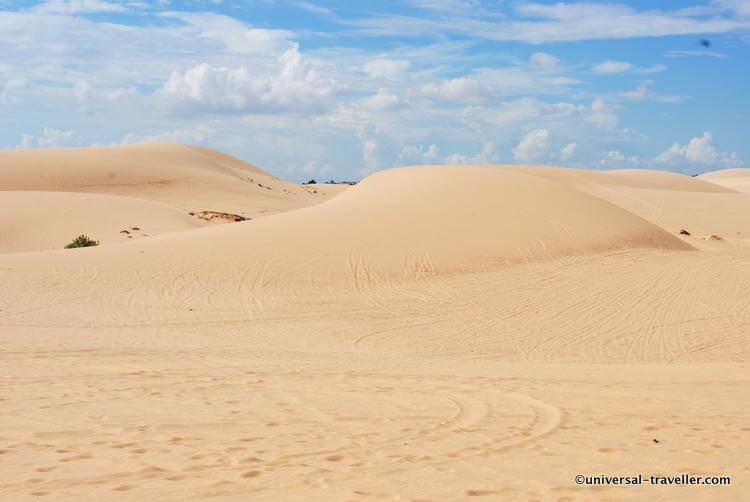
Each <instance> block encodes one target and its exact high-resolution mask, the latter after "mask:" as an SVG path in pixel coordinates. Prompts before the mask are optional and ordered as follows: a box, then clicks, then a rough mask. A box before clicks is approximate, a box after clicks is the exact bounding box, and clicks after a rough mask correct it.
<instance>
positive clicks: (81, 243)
mask: <svg viewBox="0 0 750 502" xmlns="http://www.w3.org/2000/svg"><path fill="white" fill-rule="evenodd" d="M98 245H99V241H95V240H94V239H91V238H89V237H88V236H87V235H84V234H81V235H79V236H78V237H76V238H75V239H74V240H73V241H72V242H69V243H67V244H66V245H65V249H73V248H87V247H91V246H98Z"/></svg>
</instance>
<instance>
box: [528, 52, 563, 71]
mask: <svg viewBox="0 0 750 502" xmlns="http://www.w3.org/2000/svg"><path fill="white" fill-rule="evenodd" d="M529 63H530V64H531V66H533V67H535V68H539V69H540V70H545V71H554V70H557V69H558V67H559V65H560V60H559V59H557V58H556V57H555V56H553V55H552V54H547V53H546V52H535V53H534V54H532V55H531V57H530V58H529Z"/></svg>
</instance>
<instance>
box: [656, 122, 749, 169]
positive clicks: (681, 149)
mask: <svg viewBox="0 0 750 502" xmlns="http://www.w3.org/2000/svg"><path fill="white" fill-rule="evenodd" d="M656 160H657V161H658V162H662V163H665V164H670V165H678V164H680V163H684V162H685V161H688V162H691V163H693V164H700V165H703V166H707V167H722V166H723V167H728V166H736V165H739V164H740V163H741V161H740V159H739V158H738V156H737V154H736V153H724V152H720V151H718V150H717V149H716V147H715V146H714V144H713V134H712V133H711V131H706V132H704V133H703V135H702V136H696V137H694V138H692V139H691V140H690V141H689V142H688V144H687V145H680V144H679V143H674V144H673V145H672V146H670V147H669V148H667V149H666V150H665V151H663V152H662V153H661V154H659V155H658V156H657V157H656Z"/></svg>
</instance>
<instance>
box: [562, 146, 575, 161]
mask: <svg viewBox="0 0 750 502" xmlns="http://www.w3.org/2000/svg"><path fill="white" fill-rule="evenodd" d="M577 147H578V145H577V144H576V143H568V144H567V145H565V146H564V147H562V148H561V149H560V158H561V159H563V160H569V159H570V158H571V157H572V156H573V155H574V154H575V153H576V148H577Z"/></svg>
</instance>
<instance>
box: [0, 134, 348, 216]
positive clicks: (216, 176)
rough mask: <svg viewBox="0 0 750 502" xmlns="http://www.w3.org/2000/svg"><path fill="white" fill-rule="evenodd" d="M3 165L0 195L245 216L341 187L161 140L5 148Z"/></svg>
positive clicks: (303, 201)
mask: <svg viewBox="0 0 750 502" xmlns="http://www.w3.org/2000/svg"><path fill="white" fill-rule="evenodd" d="M0 166H2V177H0V190H15V191H17V190H35V191H56V192H86V193H99V194H108V195H123V196H129V197H136V198H141V199H145V200H150V201H155V202H162V203H167V204H171V205H173V206H175V207H177V208H180V209H182V210H184V211H192V212H198V211H219V212H227V213H233V214H239V215H242V216H244V217H248V218H250V217H253V218H256V217H260V216H265V215H270V214H275V213H279V212H283V211H288V210H291V209H297V208H300V207H304V206H307V205H309V204H313V203H317V202H320V201H322V200H325V198H327V197H329V196H331V195H335V194H336V193H338V191H340V190H342V189H343V188H342V187H340V186H331V185H317V186H315V187H309V188H308V187H302V186H300V185H297V184H295V183H289V182H286V181H283V180H280V179H278V178H276V177H274V176H272V175H270V174H269V173H267V172H266V171H263V170H262V169H260V168H258V167H257V166H254V165H252V164H248V163H246V162H243V161H241V160H239V159H236V158H234V157H231V156H229V155H225V154H223V153H220V152H217V151H214V150H209V149H206V148H200V147H196V146H188V145H180V144H176V143H165V142H148V143H138V144H133V145H128V146H118V147H98V148H52V149H38V150H16V151H3V152H0Z"/></svg>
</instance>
